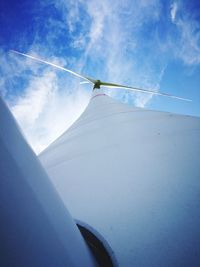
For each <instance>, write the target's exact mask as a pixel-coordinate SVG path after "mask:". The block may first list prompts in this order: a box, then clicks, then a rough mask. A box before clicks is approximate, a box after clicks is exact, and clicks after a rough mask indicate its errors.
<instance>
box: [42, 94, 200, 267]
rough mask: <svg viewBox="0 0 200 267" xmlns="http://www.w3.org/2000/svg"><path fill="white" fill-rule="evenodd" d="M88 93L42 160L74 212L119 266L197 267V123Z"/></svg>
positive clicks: (199, 132) (199, 186)
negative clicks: (103, 241) (99, 237)
mask: <svg viewBox="0 0 200 267" xmlns="http://www.w3.org/2000/svg"><path fill="white" fill-rule="evenodd" d="M93 94H94V95H93V98H92V99H91V101H90V103H89V105H88V107H87V108H86V110H85V112H84V113H83V114H82V116H81V117H80V118H79V119H78V120H77V121H76V122H75V123H74V124H73V125H72V127H71V128H70V129H69V130H68V131H66V132H65V133H64V134H63V135H62V136H61V137H60V138H58V139H57V140H56V141H55V142H54V143H52V144H51V145H50V146H49V147H48V148H47V149H46V150H45V151H44V152H43V153H41V154H40V157H39V158H40V160H41V162H42V164H43V166H44V167H45V169H46V170H47V172H48V174H49V176H50V177H51V180H52V182H53V183H54V184H55V186H56V188H57V190H58V191H59V193H60V195H61V197H62V199H63V200H64V202H65V203H67V204H68V207H69V210H70V212H71V214H72V215H73V217H74V218H76V219H78V220H81V221H83V222H85V223H87V224H89V225H91V226H92V227H93V228H95V229H96V230H97V231H98V232H100V233H101V235H103V236H104V238H105V239H106V240H107V242H108V243H109V245H110V246H111V248H112V249H113V251H114V252H115V255H116V258H117V261H118V263H119V266H121V267H129V266H130V267H131V266H142V267H153V266H156V267H158V266H159V267H160V266H162V267H170V266H179V267H182V266H191V267H194V266H195V267H197V266H200V253H199V248H200V227H199V226H200V201H199V200H200V199H199V197H200V162H199V161H200V160H199V154H200V119H199V118H194V117H190V116H181V115H175V114H170V113H164V112H157V111H151V110H145V109H140V108H134V109H132V108H129V107H127V106H126V105H123V104H119V103H117V102H115V101H114V100H113V99H111V98H110V97H108V96H106V95H104V94H103V92H102V91H101V90H96V91H95V93H93Z"/></svg>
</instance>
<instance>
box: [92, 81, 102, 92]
mask: <svg viewBox="0 0 200 267" xmlns="http://www.w3.org/2000/svg"><path fill="white" fill-rule="evenodd" d="M100 86H101V81H100V80H96V81H95V83H94V87H93V90H95V89H100Z"/></svg>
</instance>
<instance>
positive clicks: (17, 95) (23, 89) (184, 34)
mask: <svg viewBox="0 0 200 267" xmlns="http://www.w3.org/2000/svg"><path fill="white" fill-rule="evenodd" d="M10 49H14V50H18V51H20V52H24V53H29V54H32V55H34V56H36V57H40V58H43V59H45V60H48V61H51V62H53V63H56V64H59V65H61V66H64V67H67V68H71V69H72V70H74V71H77V72H79V73H83V74H86V75H89V76H91V77H94V78H99V79H101V80H105V81H108V82H115V83H121V84H126V85H131V86H135V87H142V88H146V89H154V90H158V91H163V92H167V93H170V94H174V95H177V96H182V97H185V98H190V99H192V102H183V101H178V100H174V99H170V98H165V97H160V96H153V97H152V96H151V95H147V94H139V93H133V92H131V93H129V92H127V91H126V92H124V91H122V90H116V89H115V90H112V91H111V90H107V93H108V94H109V95H110V96H112V97H114V98H116V99H118V100H119V101H121V102H125V103H128V104H129V105H132V106H140V107H145V108H150V109H156V110H162V111H168V112H174V113H179V114H186V115H193V116H200V4H199V1H189V0H188V1H181V0H180V1H179V0H178V1H158V0H140V1H139V0H124V1H121V0H116V1H111V0H102V1H98V0H92V1H86V0H73V1H72V0H69V1H65V0H60V1H58V0H55V1H51V0H45V1H40V0H35V1H30V0H29V1H27V0H23V1H22V0H19V1H14V0H3V1H1V2H0V59H1V64H0V92H1V95H2V97H3V98H4V99H5V101H6V102H7V104H8V105H9V107H10V109H11V111H12V112H13V114H14V116H15V117H16V119H17V120H18V122H19V124H20V125H21V127H22V129H23V131H24V133H25V135H26V137H27V139H28V141H29V142H30V144H31V145H32V147H33V149H34V150H35V151H36V152H37V153H38V152H39V151H41V150H42V149H44V148H45V147H46V146H47V145H48V144H49V143H50V142H52V141H53V140H54V139H55V138H56V137H58V136H59V135H60V134H61V133H62V132H63V131H65V130H66V129H67V128H68V127H69V126H70V125H71V124H72V123H73V121H74V120H75V119H76V118H77V117H78V116H80V114H81V112H82V111H83V110H84V108H85V106H86V105H87V103H88V101H89V98H90V95H91V90H92V88H91V86H90V85H80V84H79V82H80V80H78V79H76V78H74V77H73V76H71V75H69V74H66V73H62V72H60V71H57V70H55V69H52V68H51V67H49V66H45V65H41V64H38V63H36V62H33V61H32V60H30V59H27V58H24V57H22V56H19V55H15V54H12V53H9V50H10Z"/></svg>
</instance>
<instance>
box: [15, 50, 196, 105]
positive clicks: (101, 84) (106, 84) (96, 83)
mask: <svg viewBox="0 0 200 267" xmlns="http://www.w3.org/2000/svg"><path fill="white" fill-rule="evenodd" d="M11 52H14V53H16V54H19V55H22V56H25V57H28V58H30V59H33V60H36V61H38V62H40V63H44V64H47V65H50V66H52V67H55V68H57V69H60V70H62V71H66V72H68V73H71V74H73V75H74V76H76V77H78V78H82V79H83V80H85V82H81V83H91V84H93V90H95V89H100V88H101V87H108V88H120V89H124V90H129V91H135V92H143V93H148V94H154V95H160V96H167V97H171V98H175V99H179V100H184V101H191V100H190V99H187V98H182V97H179V96H174V95H170V94H167V93H161V92H155V91H153V90H147V89H142V88H137V87H132V86H126V85H121V84H115V83H109V82H102V81H100V80H96V79H93V78H90V77H88V76H85V75H82V74H79V73H77V72H75V71H72V70H70V69H67V68H64V67H61V66H59V65H56V64H54V63H51V62H48V61H46V60H43V59H40V58H37V57H34V56H31V55H28V54H24V53H21V52H18V51H15V50H11Z"/></svg>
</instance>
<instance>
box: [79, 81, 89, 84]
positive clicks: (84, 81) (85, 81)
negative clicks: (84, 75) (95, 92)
mask: <svg viewBox="0 0 200 267" xmlns="http://www.w3.org/2000/svg"><path fill="white" fill-rule="evenodd" d="M85 83H90V82H88V81H83V82H80V84H85Z"/></svg>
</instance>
